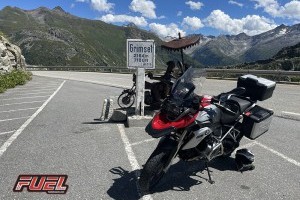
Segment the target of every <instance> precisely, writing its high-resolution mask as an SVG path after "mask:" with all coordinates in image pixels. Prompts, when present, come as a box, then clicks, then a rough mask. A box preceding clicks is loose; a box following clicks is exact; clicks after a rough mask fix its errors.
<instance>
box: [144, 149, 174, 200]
mask: <svg viewBox="0 0 300 200" xmlns="http://www.w3.org/2000/svg"><path fill="white" fill-rule="evenodd" d="M170 156H171V151H169V150H166V149H164V150H162V151H157V150H156V151H154V152H153V153H152V155H151V156H150V158H149V159H148V161H147V162H146V164H145V165H144V168H143V169H142V171H141V175H140V179H139V185H140V189H141V193H142V194H148V193H149V192H150V191H151V190H152V189H153V188H154V187H155V186H156V185H157V183H158V182H159V181H160V180H161V178H162V177H163V176H164V174H165V171H164V170H165V169H166V167H168V166H169V164H170V162H171V161H172V159H169V158H170Z"/></svg>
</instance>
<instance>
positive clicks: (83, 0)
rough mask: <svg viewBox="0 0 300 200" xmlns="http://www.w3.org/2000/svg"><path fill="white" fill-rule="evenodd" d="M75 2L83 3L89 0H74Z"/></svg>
mask: <svg viewBox="0 0 300 200" xmlns="http://www.w3.org/2000/svg"><path fill="white" fill-rule="evenodd" d="M76 2H80V3H85V2H89V0H76Z"/></svg>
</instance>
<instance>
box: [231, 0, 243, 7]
mask: <svg viewBox="0 0 300 200" xmlns="http://www.w3.org/2000/svg"><path fill="white" fill-rule="evenodd" d="M228 3H229V4H232V5H237V6H239V7H243V6H244V4H242V3H239V2H237V1H233V0H230V1H228Z"/></svg>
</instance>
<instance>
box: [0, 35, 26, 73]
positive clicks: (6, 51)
mask: <svg viewBox="0 0 300 200" xmlns="http://www.w3.org/2000/svg"><path fill="white" fill-rule="evenodd" d="M13 69H25V58H24V56H23V55H22V52H21V49H20V48H19V47H18V46H16V45H14V44H11V43H10V42H9V41H8V40H7V39H6V38H5V37H3V36H0V72H10V71H12V70H13Z"/></svg>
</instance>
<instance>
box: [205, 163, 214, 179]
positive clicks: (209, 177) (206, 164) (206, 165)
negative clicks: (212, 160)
mask: <svg viewBox="0 0 300 200" xmlns="http://www.w3.org/2000/svg"><path fill="white" fill-rule="evenodd" d="M205 167H206V170H207V173H208V180H207V181H208V182H209V183H210V184H214V183H215V182H214V181H213V180H212V179H211V176H210V171H209V168H208V163H207V162H205Z"/></svg>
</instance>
